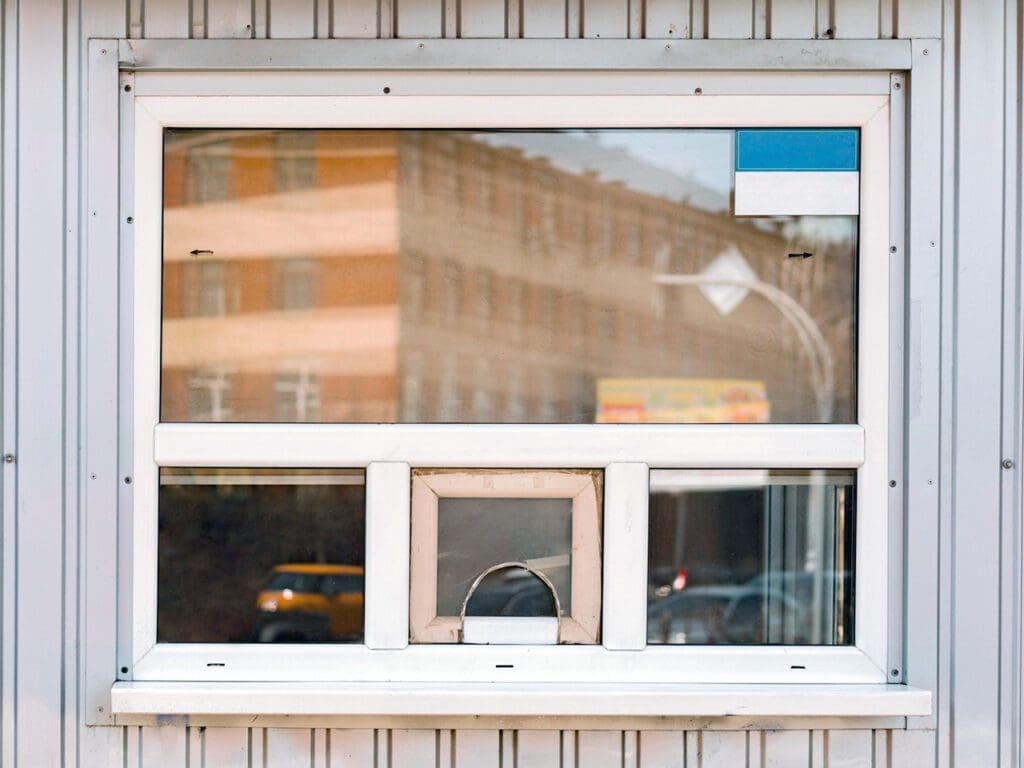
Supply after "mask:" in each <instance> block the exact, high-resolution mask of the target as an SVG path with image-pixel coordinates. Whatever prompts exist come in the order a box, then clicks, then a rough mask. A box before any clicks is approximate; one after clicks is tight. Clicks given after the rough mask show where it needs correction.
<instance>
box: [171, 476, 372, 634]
mask: <svg viewBox="0 0 1024 768" xmlns="http://www.w3.org/2000/svg"><path fill="white" fill-rule="evenodd" d="M364 497H365V493H364V475H363V472H362V471H361V470H359V471H356V470H350V471H346V470H337V469H332V470H303V469H291V470H266V469H176V468H162V469H161V470H160V496H159V510H160V538H159V555H158V571H157V574H158V581H157V640H158V641H160V642H171V643H189V642H202V643H230V642H290V643H295V642H337V641H342V642H344V641H348V642H358V641H361V640H362V637H363V576H364V572H363V566H364V557H365V556H364V552H365V539H366V536H365V530H366V525H365V519H366V514H365V506H364Z"/></svg>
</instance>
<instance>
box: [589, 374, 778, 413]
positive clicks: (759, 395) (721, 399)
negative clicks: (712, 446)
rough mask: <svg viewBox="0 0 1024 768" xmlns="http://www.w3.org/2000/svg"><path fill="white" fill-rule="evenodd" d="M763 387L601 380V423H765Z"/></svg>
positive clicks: (734, 383)
mask: <svg viewBox="0 0 1024 768" xmlns="http://www.w3.org/2000/svg"><path fill="white" fill-rule="evenodd" d="M770 415H771V407H770V406H769V404H768V394H767V392H766V391H765V387H764V382H762V381H745V380H742V379H598V381H597V421H598V422H602V423H612V424H694V423H697V424H699V423H704V424H709V423H719V424H723V423H736V424H749V423H766V422H768V421H769V417H770Z"/></svg>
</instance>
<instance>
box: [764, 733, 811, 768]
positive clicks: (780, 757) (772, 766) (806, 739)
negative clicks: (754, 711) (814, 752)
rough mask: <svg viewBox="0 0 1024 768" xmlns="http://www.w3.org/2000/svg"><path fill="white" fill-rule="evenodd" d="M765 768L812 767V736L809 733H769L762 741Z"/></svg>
mask: <svg viewBox="0 0 1024 768" xmlns="http://www.w3.org/2000/svg"><path fill="white" fill-rule="evenodd" d="M762 744H763V749H764V753H763V754H762V755H761V765H762V766H764V768H798V766H808V765H810V757H811V734H810V733H809V732H808V731H767V732H765V734H764V740H763V741H762Z"/></svg>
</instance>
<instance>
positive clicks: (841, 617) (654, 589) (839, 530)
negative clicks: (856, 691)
mask: <svg viewBox="0 0 1024 768" xmlns="http://www.w3.org/2000/svg"><path fill="white" fill-rule="evenodd" d="M853 495H854V473H853V472H852V471H843V470H838V471H837V470H829V471H827V472H825V471H788V472H780V471H771V472H768V471H764V470H745V471H744V470H725V471H714V470H657V471H652V472H651V498H650V539H649V540H650V545H649V553H648V563H649V566H648V597H647V600H648V602H647V641H648V642H649V643H668V644H688V645H693V644H706V645H716V644H727V645H760V644H784V645H848V644H851V643H852V642H853V572H852V571H853V563H854V559H853V542H854V524H853V504H854V499H853Z"/></svg>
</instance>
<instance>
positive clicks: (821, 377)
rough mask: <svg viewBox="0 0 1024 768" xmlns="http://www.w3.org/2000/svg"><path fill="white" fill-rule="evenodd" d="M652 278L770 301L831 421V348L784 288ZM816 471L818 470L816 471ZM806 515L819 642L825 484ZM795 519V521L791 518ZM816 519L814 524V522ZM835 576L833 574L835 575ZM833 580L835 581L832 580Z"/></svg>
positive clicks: (714, 279)
mask: <svg viewBox="0 0 1024 768" xmlns="http://www.w3.org/2000/svg"><path fill="white" fill-rule="evenodd" d="M653 280H654V282H655V283H656V284H657V285H694V286H702V285H704V286H706V285H731V286H736V287H740V288H746V289H748V290H751V291H754V292H755V293H757V294H760V295H761V296H763V297H764V298H766V299H767V300H768V301H770V302H771V303H772V304H773V305H774V306H775V308H776V309H778V310H779V312H780V313H781V314H782V316H783V317H784V318H785V319H786V322H788V323H789V324H790V325H791V326H792V327H793V330H794V331H796V336H797V339H799V340H800V344H801V346H803V348H804V352H805V353H806V354H807V358H808V360H809V362H810V364H811V387H812V388H813V389H814V395H815V398H816V399H817V401H818V418H819V420H820V421H821V423H822V424H828V423H829V422H831V421H832V405H833V387H834V385H835V363H834V361H833V359H832V350H830V349H829V347H828V344H827V343H826V341H825V337H824V336H823V335H822V333H821V329H820V328H819V327H818V324H817V323H816V322H814V318H812V317H811V316H810V315H809V314H808V313H807V310H805V309H804V308H803V307H802V306H800V304H798V303H797V302H796V300H795V299H793V297H792V296H790V295H789V294H788V293H786V292H785V291H783V290H781V289H779V288H776V287H775V286H774V285H769V284H768V283H765V282H763V281H761V280H758V279H757V278H750V279H748V278H740V277H726V276H716V275H708V274H702V275H673V274H656V275H654V276H653ZM815 474H818V472H817V471H816V472H815ZM807 512H808V514H807V516H806V517H805V519H804V524H805V526H806V529H807V539H808V550H807V555H806V561H805V563H804V566H805V568H806V569H807V570H808V571H809V572H811V573H818V574H819V577H818V578H816V579H814V586H813V592H812V596H811V611H812V615H813V616H814V617H815V620H814V622H813V624H812V626H811V642H813V643H820V642H821V641H822V636H823V630H824V626H823V623H824V617H825V612H824V607H825V601H824V597H825V595H824V585H823V583H822V578H821V576H823V573H820V571H821V567H822V565H823V563H822V555H823V551H824V542H825V541H826V539H827V538H831V535H832V532H831V531H828V532H826V530H825V528H826V527H827V526H828V520H827V517H826V518H821V519H818V520H817V521H815V517H818V516H819V515H815V514H814V513H815V512H818V513H819V514H820V513H823V512H824V488H823V486H822V484H821V482H820V481H819V482H816V483H813V484H812V485H811V488H810V493H809V494H808V499H807ZM792 522H793V523H795V521H792ZM815 522H816V523H817V524H815ZM836 578H837V577H835V576H834V577H833V579H836ZM833 583H835V582H833Z"/></svg>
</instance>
